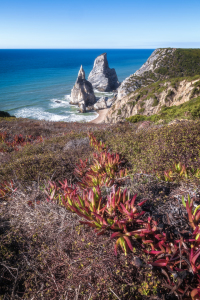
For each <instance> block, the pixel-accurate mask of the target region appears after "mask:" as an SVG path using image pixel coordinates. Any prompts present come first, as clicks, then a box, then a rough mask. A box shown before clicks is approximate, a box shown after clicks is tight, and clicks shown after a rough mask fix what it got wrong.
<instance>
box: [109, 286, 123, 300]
mask: <svg viewBox="0 0 200 300" xmlns="http://www.w3.org/2000/svg"><path fill="white" fill-rule="evenodd" d="M110 290H111V292H112V293H113V294H114V295H115V297H117V299H119V300H121V299H120V298H119V297H118V296H117V295H116V294H115V292H113V290H112V289H111V288H110Z"/></svg>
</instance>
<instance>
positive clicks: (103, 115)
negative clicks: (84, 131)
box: [89, 108, 109, 124]
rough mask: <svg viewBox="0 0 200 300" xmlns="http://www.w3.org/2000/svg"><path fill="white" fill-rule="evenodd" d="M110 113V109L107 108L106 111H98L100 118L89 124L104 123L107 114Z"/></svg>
mask: <svg viewBox="0 0 200 300" xmlns="http://www.w3.org/2000/svg"><path fill="white" fill-rule="evenodd" d="M108 111H109V108H105V109H101V110H98V112H97V113H98V114H99V115H98V117H97V118H96V119H94V120H92V121H90V122H89V123H94V124H100V123H102V122H103V120H104V118H105V116H106V114H107V112H108Z"/></svg>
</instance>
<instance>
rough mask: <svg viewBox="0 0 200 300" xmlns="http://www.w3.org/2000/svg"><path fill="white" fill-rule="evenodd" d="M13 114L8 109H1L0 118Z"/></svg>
mask: <svg viewBox="0 0 200 300" xmlns="http://www.w3.org/2000/svg"><path fill="white" fill-rule="evenodd" d="M9 117H11V115H10V114H9V113H8V112H6V111H0V118H9Z"/></svg>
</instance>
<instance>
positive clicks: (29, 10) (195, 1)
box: [0, 0, 200, 49]
mask: <svg viewBox="0 0 200 300" xmlns="http://www.w3.org/2000/svg"><path fill="white" fill-rule="evenodd" d="M158 47H180V48H200V1H199V0H190V1H188V0H187V1H186V0H168V1H167V0H165V1H162V0H151V1H149V0H138V1H135V0H123V1H122V0H101V1H95V0H0V49H17V48H19V49H20V48H21V49H26V48H30V49H35V48H36V49H37V48H39V49H41V48H45V49H46V48H50V49H52V48H58V49H59V48H61V49H67V48H72V49H75V48H80V49H84V48H86V49H88V48H97V49H100V48H102V49H109V48H117V49H120V48H123V49H126V48H130V49H134V48H137V49H138V48H139V49H142V48H148V49H155V48H158Z"/></svg>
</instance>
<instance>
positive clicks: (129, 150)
mask: <svg viewBox="0 0 200 300" xmlns="http://www.w3.org/2000/svg"><path fill="white" fill-rule="evenodd" d="M18 122H19V121H18ZM32 122H33V124H34V121H32ZM19 123H20V122H19ZM147 123H149V126H150V127H149V128H150V130H146V129H145V130H138V129H137V127H138V126H137V125H135V124H133V125H131V124H128V123H125V124H121V125H113V126H109V127H103V126H105V125H102V126H99V127H98V126H97V127H96V128H93V129H95V132H94V134H90V148H89V149H90V151H91V152H90V153H91V155H90V158H89V159H86V158H85V159H84V155H82V156H81V154H80V152H78V153H76V152H75V151H74V148H73V147H72V144H69V142H67V143H68V145H71V146H70V147H72V148H70V150H69V152H68V154H69V153H70V151H71V152H73V153H74V155H75V156H77V155H78V156H79V158H80V157H82V159H83V160H81V161H80V162H79V163H78V164H76V165H75V166H73V165H71V168H72V170H71V171H72V172H73V173H74V172H75V173H74V175H75V176H74V178H73V179H72V178H70V177H67V179H68V180H67V181H66V180H65V179H66V178H65V176H63V177H62V176H60V182H58V181H57V177H54V180H55V181H52V180H51V182H49V183H48V184H45V182H44V181H43V182H42V180H41V179H39V180H38V181H37V182H36V181H31V180H30V181H29V185H28V182H26V190H21V185H20V184H21V183H22V184H23V180H22V179H20V178H18V180H19V182H20V184H19V185H18V183H17V181H16V180H14V182H11V184H9V183H3V184H1V187H0V195H1V200H2V202H1V203H2V205H0V209H1V216H2V222H3V223H2V224H3V226H2V229H1V234H0V240H1V244H2V245H3V246H2V247H1V249H0V257H1V262H2V264H1V267H0V268H1V272H2V274H3V276H2V277H1V279H0V283H1V288H0V295H1V296H3V297H5V296H6V297H7V298H8V299H10V298H11V297H12V295H14V297H15V298H17V297H20V296H21V297H22V298H23V299H30V298H32V297H34V296H36V297H37V298H38V299H42V298H44V299H49V298H55V299H57V298H58V299H59V298H62V297H63V295H64V296H65V298H66V297H68V298H69V299H75V298H76V299H77V298H79V299H85V297H86V299H88V298H91V299H113V300H114V299H115V298H116V295H117V297H118V298H120V299H131V298H137V299H144V297H146V299H150V298H152V297H155V296H156V295H167V294H169V292H170V291H171V296H170V297H169V296H168V299H175V298H176V296H175V295H174V293H175V294H178V295H179V296H180V297H181V295H183V294H184V293H185V296H186V297H187V298H188V299H198V298H197V297H199V292H200V291H199V288H198V284H199V282H198V273H199V251H198V248H199V232H198V230H199V229H198V228H199V207H197V208H196V209H195V207H194V199H191V198H190V197H188V200H186V197H185V198H183V200H182V201H183V202H182V204H181V202H180V203H179V202H177V207H176V209H177V208H178V211H179V212H180V214H181V216H182V219H183V221H179V218H178V219H177V217H176V213H175V214H174V213H173V209H172V208H173V207H174V205H175V204H174V199H172V198H171V196H170V194H169V189H171V190H172V191H173V189H174V188H177V184H178V181H177V184H176V185H175V186H173V184H174V183H173V181H174V177H173V176H171V173H169V168H171V170H173V172H174V173H176V174H178V177H177V178H176V179H175V180H181V181H182V180H186V182H187V184H188V182H193V184H199V181H198V180H199V177H198V176H197V172H196V171H195V170H197V169H198V166H199V162H200V161H199V157H200V152H199V141H200V135H199V132H200V122H199V121H198V122H187V123H185V124H181V125H176V126H172V127H171V126H163V127H161V128H159V127H155V128H154V127H151V124H150V122H147ZM58 124H59V123H57V124H56V123H55V124H51V126H52V128H51V126H50V130H52V132H53V127H54V126H55V125H56V126H58ZM12 125H13V124H12ZM43 125H44V123H43ZM59 125H61V124H59ZM64 125H65V124H63V130H66V131H67V130H68V129H69V128H70V126H69V125H68V124H66V125H65V126H64ZM70 125H71V128H73V129H75V127H76V124H70ZM6 126H8V123H7V124H6ZM56 126H55V127H56ZM90 126H91V125H89V124H80V125H79V124H77V128H76V129H77V131H79V133H77V132H76V134H77V136H76V137H75V133H72V132H70V131H68V133H67V132H66V135H65V136H64V135H62V137H61V136H60V137H53V138H52V137H51V136H49V137H48V140H47V139H45V138H44V140H43V141H42V142H41V144H42V145H43V147H44V148H45V149H48V148H46V147H47V145H46V143H48V145H50V144H51V147H52V146H53V145H54V147H55V145H56V144H57V143H62V140H61V139H60V138H64V139H65V138H66V137H67V136H68V134H69V141H73V140H74V141H75V140H76V141H80V140H81V139H82V135H83V137H84V138H85V137H86V134H85V130H87V129H88V128H90V129H91V127H90ZM61 128H62V127H61ZM61 128H60V129H61ZM55 129H56V128H55ZM102 129H103V130H102ZM147 129H148V128H147ZM61 130H62V129H61ZM7 131H9V130H8V128H7ZM41 131H42V128H41ZM54 133H55V132H54ZM23 134H24V133H23ZM80 135H81V138H80ZM95 136H96V137H97V139H96V138H95ZM74 138H75V139H74ZM99 140H102V141H104V142H98V141H99ZM64 142H65V145H66V140H65V141H64ZM64 142H63V143H64ZM33 145H34V147H33ZM39 145H40V143H38V144H32V148H35V147H36V148H37V147H39ZM29 147H30V145H24V147H22V148H21V150H19V151H16V150H14V151H13V152H11V154H12V155H14V153H15V155H17V157H18V158H19V157H20V153H21V156H23V155H24V153H25V152H24V151H25V150H26V149H28V148H29ZM88 147H89V145H88V146H87V149H88ZM51 149H52V150H53V149H54V148H53V147H52V148H51ZM111 149H112V152H111ZM29 151H30V150H29ZM33 151H34V150H33ZM38 151H39V149H38ZM53 151H54V150H53ZM117 152H118V153H121V155H119V154H118V153H117ZM55 153H56V152H55ZM8 154H9V153H8ZM11 154H9V155H11ZM83 154H84V152H83ZM52 160H55V155H52ZM178 161H181V162H182V163H179V164H178V163H176V164H174V162H178ZM184 166H185V167H184ZM156 167H157V168H156ZM15 168H17V166H16V167H15ZM27 168H28V169H29V168H30V169H31V166H30V167H29V165H28V164H27V165H26V169H27ZM127 168H128V170H127V171H128V174H126V172H127V171H126V169H127ZM189 168H190V170H191V171H189ZM192 168H193V169H192ZM30 169H29V171H30ZM15 170H16V169H15ZM192 170H194V172H193V171H192ZM141 171H142V172H143V173H141V175H137V174H136V173H140V172H141ZM148 171H149V172H148ZM27 172H28V171H27ZM44 172H45V171H44ZM145 172H146V174H147V173H149V175H150V176H145ZM185 172H187V176H185V175H184V176H183V177H184V178H182V174H185ZM198 172H199V171H198ZM154 174H155V176H154ZM159 174H160V176H161V177H160V178H162V176H163V175H165V174H167V175H166V176H168V175H169V176H168V177H167V182H166V184H165V183H164V182H163V183H162V182H160V181H159V180H158V179H156V177H157V176H159ZM194 174H195V175H194ZM132 176H133V177H132ZM151 176H152V177H151ZM131 178H132V180H131ZM151 178H152V179H151ZM168 178H169V180H168ZM172 178H173V180H171V179H172ZM127 180H128V181H127ZM70 181H71V182H73V183H74V184H73V185H71V182H70ZM171 182H172V183H171ZM31 183H32V184H31ZM30 184H31V186H30ZM113 184H114V185H115V188H114V187H113ZM170 184H172V185H171V186H170ZM29 186H30V188H29ZM16 187H17V189H16ZM33 187H35V188H33ZM39 187H40V189H39ZM150 191H152V193H151V192H150ZM156 191H159V192H156ZM136 193H137V196H136ZM176 193H177V191H176ZM186 196H187V194H186ZM170 199H171V200H170ZM13 201H14V203H15V205H13ZM5 202H6V203H7V205H4V204H3V203H5ZM195 202H196V200H195ZM1 203H0V204H1ZM150 207H151V212H152V214H150V213H149V212H150V210H149V208H150ZM66 209H67V210H66ZM157 211H158V212H159V214H160V215H161V216H162V215H163V217H162V220H164V218H165V217H164V216H165V215H166V214H168V216H170V215H173V214H174V215H173V216H174V217H173V218H172V219H170V220H173V224H176V233H175V231H174V229H173V226H174V225H169V223H168V225H167V223H165V221H164V223H163V226H164V227H162V228H164V230H163V229H162V230H160V226H161V225H162V223H159V224H158V223H157V220H156V218H157V217H156V214H157ZM175 212H176V210H175ZM170 218H171V217H170ZM6 220H7V221H6ZM8 220H9V227H7V225H6V224H7V223H6V222H8ZM174 222H175V223H174ZM93 230H94V232H93ZM191 233H192V238H191V237H190V238H188V234H191ZM185 247H187V249H188V250H187V251H186V248H185ZM114 249H115V251H114ZM172 249H173V251H172ZM192 249H194V250H192ZM123 253H124V254H123ZM180 260H181V266H180ZM184 261H189V264H190V265H191V268H192V273H191V270H190V267H189V265H188V263H185V262H184ZM149 265H152V267H153V269H152V268H150V267H149ZM177 266H178V268H177ZM161 269H162V270H163V271H162V272H161ZM171 272H173V274H174V276H176V278H179V276H181V274H182V277H181V278H182V280H179V279H177V280H176V279H175V277H174V278H173V277H171ZM166 274H167V275H166ZM85 275H87V276H85ZM13 276H15V278H16V279H15V281H13ZM177 276H178V277H177ZM166 282H167V283H166ZM13 291H14V292H13ZM18 295H19V296H18ZM183 299H184V297H183Z"/></svg>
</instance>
